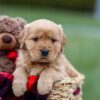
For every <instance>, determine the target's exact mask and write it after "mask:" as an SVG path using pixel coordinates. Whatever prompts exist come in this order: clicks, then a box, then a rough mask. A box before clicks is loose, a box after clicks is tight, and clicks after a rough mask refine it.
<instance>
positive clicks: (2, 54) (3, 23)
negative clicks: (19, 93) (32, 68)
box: [0, 16, 26, 100]
mask: <svg viewBox="0 0 100 100" xmlns="http://www.w3.org/2000/svg"><path fill="white" fill-rule="evenodd" d="M25 24H26V21H25V20H24V19H22V18H12V17H9V16H0V100H12V99H13V100H16V99H19V98H20V97H19V98H16V97H15V96H14V95H13V92H12V90H11V89H10V88H11V85H12V80H13V75H12V73H13V71H14V70H15V67H16V65H15V61H16V58H17V49H18V48H19V43H18V35H19V33H20V31H21V30H22V29H23V28H24V25H25ZM8 91H9V92H8Z"/></svg>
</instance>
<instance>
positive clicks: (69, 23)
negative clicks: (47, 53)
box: [0, 4, 100, 100]
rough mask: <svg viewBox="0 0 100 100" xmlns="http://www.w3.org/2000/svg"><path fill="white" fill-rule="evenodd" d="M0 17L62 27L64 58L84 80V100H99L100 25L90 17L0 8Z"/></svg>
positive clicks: (32, 9)
mask: <svg viewBox="0 0 100 100" xmlns="http://www.w3.org/2000/svg"><path fill="white" fill-rule="evenodd" d="M0 15H9V16H13V17H14V16H21V17H23V18H25V19H26V20H27V21H28V22H31V21H33V20H35V19H39V18H48V19H51V20H53V21H55V22H57V23H61V24H62V25H63V27H64V31H65V34H66V35H67V37H68V43H67V45H66V47H65V50H64V51H65V54H66V56H67V57H68V58H69V60H70V61H71V63H72V64H73V65H74V66H75V67H76V68H77V69H78V70H79V71H80V72H82V73H84V74H85V76H86V80H85V85H84V95H83V97H84V100H100V86H99V84H100V78H99V76H100V53H99V52H100V22H99V21H97V20H96V19H94V17H93V16H91V15H92V14H86V13H80V12H78V13H77V12H70V11H66V10H60V9H52V8H41V7H33V8H32V7H25V6H15V5H11V6H10V5H1V4H0Z"/></svg>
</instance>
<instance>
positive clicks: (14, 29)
mask: <svg viewBox="0 0 100 100" xmlns="http://www.w3.org/2000/svg"><path fill="white" fill-rule="evenodd" d="M25 24H26V21H25V20H24V19H22V18H12V17H9V16H0V50H12V49H15V48H18V47H19V43H18V35H19V33H20V31H21V30H22V29H23V28H24V25H25Z"/></svg>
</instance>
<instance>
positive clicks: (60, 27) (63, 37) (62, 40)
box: [58, 24, 67, 50]
mask: <svg viewBox="0 0 100 100" xmlns="http://www.w3.org/2000/svg"><path fill="white" fill-rule="evenodd" d="M58 26H59V29H60V32H61V35H62V36H61V42H62V47H61V50H63V47H64V46H65V45H66V42H67V37H66V36H65V34H64V30H63V28H62V25H61V24H60V25H58Z"/></svg>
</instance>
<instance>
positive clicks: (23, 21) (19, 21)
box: [15, 17, 27, 27]
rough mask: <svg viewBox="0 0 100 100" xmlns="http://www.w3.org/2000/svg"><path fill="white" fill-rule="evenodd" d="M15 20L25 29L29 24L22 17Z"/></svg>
mask: <svg viewBox="0 0 100 100" xmlns="http://www.w3.org/2000/svg"><path fill="white" fill-rule="evenodd" d="M15 20H16V21H17V22H18V23H19V24H20V25H21V26H22V27H23V26H24V25H26V24H27V22H26V20H24V19H23V18H21V17H16V18H15Z"/></svg>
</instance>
